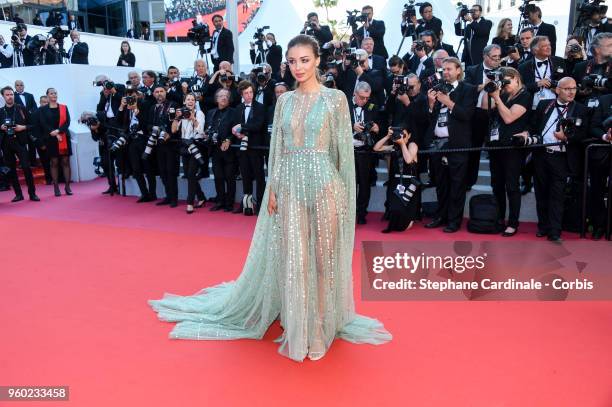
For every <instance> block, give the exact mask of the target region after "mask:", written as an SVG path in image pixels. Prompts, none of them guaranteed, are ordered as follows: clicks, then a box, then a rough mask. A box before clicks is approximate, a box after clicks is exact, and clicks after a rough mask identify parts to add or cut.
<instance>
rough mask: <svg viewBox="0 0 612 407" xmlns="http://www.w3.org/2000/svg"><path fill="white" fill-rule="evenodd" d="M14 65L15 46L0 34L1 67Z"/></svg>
mask: <svg viewBox="0 0 612 407" xmlns="http://www.w3.org/2000/svg"><path fill="white" fill-rule="evenodd" d="M12 66H13V47H12V46H11V44H7V43H6V42H5V41H4V36H2V35H0V69H1V68H11V67H12Z"/></svg>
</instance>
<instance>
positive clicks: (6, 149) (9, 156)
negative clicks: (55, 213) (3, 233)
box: [0, 86, 40, 202]
mask: <svg viewBox="0 0 612 407" xmlns="http://www.w3.org/2000/svg"><path fill="white" fill-rule="evenodd" d="M0 92H1V93H2V97H3V98H4V103H5V105H4V107H3V108H2V109H0V123H1V125H0V130H1V131H0V147H1V148H2V156H3V159H4V163H5V164H6V166H7V167H9V168H10V169H11V172H10V174H9V177H10V181H11V185H12V186H13V191H15V197H14V198H13V200H12V201H11V202H18V201H23V193H22V191H21V185H19V179H18V178H17V160H16V158H17V159H18V160H19V166H20V167H21V169H22V170H23V174H24V176H25V180H26V183H27V185H28V195H29V196H30V200H31V201H40V199H39V198H38V196H36V187H35V186H34V177H33V176H32V169H31V168H30V158H29V154H28V150H27V145H28V131H30V130H31V127H32V126H31V125H29V124H28V112H27V110H26V109H25V107H23V106H20V105H17V104H15V95H14V92H13V89H12V88H11V87H10V86H5V87H4V88H2V90H1V91H0Z"/></svg>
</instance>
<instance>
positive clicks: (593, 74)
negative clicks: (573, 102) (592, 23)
mask: <svg viewBox="0 0 612 407" xmlns="http://www.w3.org/2000/svg"><path fill="white" fill-rule="evenodd" d="M591 54H592V55H593V58H592V59H589V60H588V61H583V62H579V63H578V64H576V66H575V68H574V71H573V73H572V77H573V78H574V79H575V80H576V82H578V83H580V86H579V92H578V96H576V99H577V100H578V101H580V102H581V103H583V104H586V105H587V107H589V108H591V109H592V108H595V107H596V106H597V103H598V99H599V97H600V96H602V95H605V94H608V93H610V89H611V88H612V86H610V84H608V85H607V87H606V85H605V84H604V83H602V82H605V83H607V82H608V81H610V79H611V78H612V33H600V34H597V35H596V36H595V38H593V40H592V41H591Z"/></svg>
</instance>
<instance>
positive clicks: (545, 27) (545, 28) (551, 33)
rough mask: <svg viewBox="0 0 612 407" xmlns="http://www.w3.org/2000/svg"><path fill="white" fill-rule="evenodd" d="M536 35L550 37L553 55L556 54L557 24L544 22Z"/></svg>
mask: <svg viewBox="0 0 612 407" xmlns="http://www.w3.org/2000/svg"><path fill="white" fill-rule="evenodd" d="M535 35H544V36H546V37H548V40H549V41H550V47H551V48H552V55H555V53H556V52H555V51H556V49H557V31H556V30H555V26H554V25H552V24H547V23H545V22H542V23H541V24H540V26H539V28H538V30H537V32H536V33H535Z"/></svg>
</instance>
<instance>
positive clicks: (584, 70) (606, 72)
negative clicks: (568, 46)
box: [571, 59, 612, 104]
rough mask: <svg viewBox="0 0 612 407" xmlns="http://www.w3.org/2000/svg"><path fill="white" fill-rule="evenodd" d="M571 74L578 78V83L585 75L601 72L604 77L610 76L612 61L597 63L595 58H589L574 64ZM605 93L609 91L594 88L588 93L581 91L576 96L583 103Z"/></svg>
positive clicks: (611, 73)
mask: <svg viewBox="0 0 612 407" xmlns="http://www.w3.org/2000/svg"><path fill="white" fill-rule="evenodd" d="M571 74H572V77H573V78H574V79H575V80H576V83H578V84H579V83H580V81H582V79H583V78H584V77H585V76H588V75H590V74H599V75H602V76H603V77H608V78H609V77H610V76H611V75H612V62H609V63H607V64H606V63H604V64H601V65H596V64H595V60H593V59H589V60H588V61H581V62H578V63H577V64H576V65H575V66H574V69H573V71H572V73H571ZM605 93H607V91H604V92H602V91H600V90H597V89H593V90H592V92H591V93H589V94H588V95H582V94H580V93H579V94H578V95H577V96H576V99H577V100H578V101H579V102H581V103H585V102H587V100H588V99H595V98H599V97H600V96H603V94H605ZM585 104H586V103H585Z"/></svg>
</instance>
